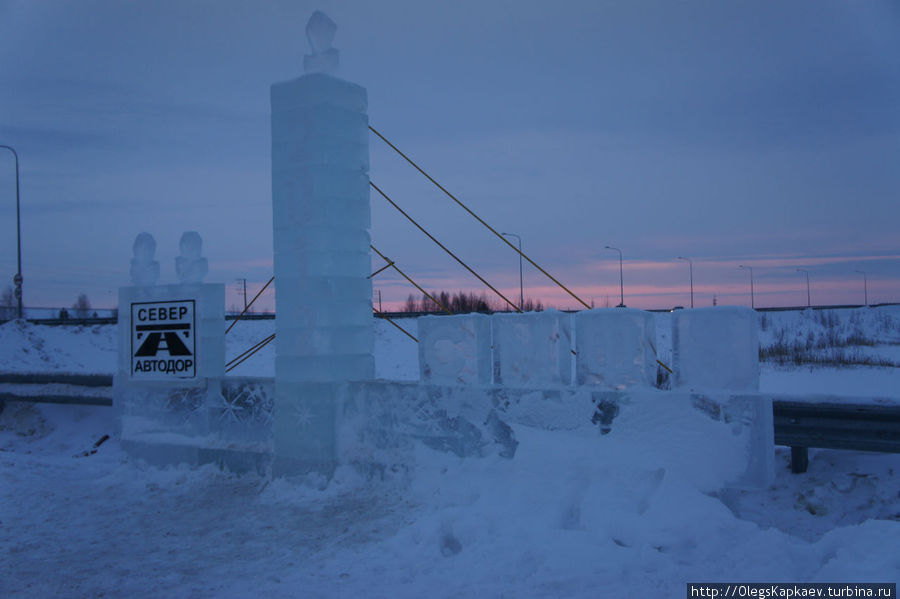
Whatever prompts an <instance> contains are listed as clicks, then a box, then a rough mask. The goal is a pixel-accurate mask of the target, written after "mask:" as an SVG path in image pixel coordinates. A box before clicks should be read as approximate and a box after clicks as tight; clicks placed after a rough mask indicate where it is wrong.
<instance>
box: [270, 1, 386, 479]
mask: <svg viewBox="0 0 900 599" xmlns="http://www.w3.org/2000/svg"><path fill="white" fill-rule="evenodd" d="M335 29H336V27H335V25H334V23H333V22H332V21H331V19H329V18H328V17H327V16H325V15H324V14H323V13H320V12H318V11H317V12H315V13H314V14H313V16H312V17H311V18H310V20H309V23H308V24H307V27H306V33H307V37H308V38H309V41H310V45H311V46H312V51H313V54H312V55H310V56H306V59H305V61H304V66H305V71H306V74H305V75H304V76H302V77H299V78H297V79H294V80H292V81H286V82H284V83H277V84H275V85H273V86H272V215H273V220H274V241H275V254H274V262H275V314H276V315H275V329H276V336H275V412H274V419H275V420H274V423H273V432H274V438H275V463H274V472H275V474H276V475H278V474H295V473H304V472H311V471H315V472H323V473H326V474H328V473H330V472H331V471H332V470H333V469H334V467H335V465H336V459H337V444H336V422H335V419H336V397H335V396H336V392H337V388H338V386H339V385H340V383H342V382H346V381H353V380H365V379H372V378H374V376H375V362H374V357H373V346H374V324H373V323H374V319H373V317H372V283H371V280H370V279H368V275H369V274H370V270H371V262H370V257H369V224H370V218H369V217H370V211H369V175H368V173H369V141H368V140H369V132H368V116H367V97H366V90H365V89H364V88H362V87H360V86H358V85H355V84H353V83H349V82H346V81H342V80H341V79H338V78H336V77H334V76H332V75H331V73H332V72H333V71H334V70H335V68H336V67H337V50H335V49H333V48H331V47H330V46H331V40H332V39H333V37H334V33H335Z"/></svg>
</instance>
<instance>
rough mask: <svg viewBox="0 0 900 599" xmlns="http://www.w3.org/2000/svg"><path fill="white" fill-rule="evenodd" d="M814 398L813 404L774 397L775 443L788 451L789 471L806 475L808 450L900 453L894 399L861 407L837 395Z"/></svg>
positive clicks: (899, 409)
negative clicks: (815, 399)
mask: <svg viewBox="0 0 900 599" xmlns="http://www.w3.org/2000/svg"><path fill="white" fill-rule="evenodd" d="M817 399H818V400H819V401H816V402H815V403H812V402H803V401H796V399H794V400H791V399H789V398H787V397H785V396H781V397H779V398H777V399H776V398H773V401H772V411H773V415H774V424H775V444H776V445H784V446H787V447H790V448H791V471H792V472H794V473H801V472H806V469H807V468H808V467H809V451H808V450H809V448H810V447H816V448H822V449H851V450H856V451H877V452H884V453H900V405H898V404H897V403H896V400H890V399H880V398H870V400H869V403H865V404H860V403H850V402H848V401H846V400H845V399H843V398H841V397H836V396H822V397H819V398H817ZM857 401H858V400H857ZM891 403H893V404H894V405H890V404H891Z"/></svg>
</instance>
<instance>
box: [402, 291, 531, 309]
mask: <svg viewBox="0 0 900 599" xmlns="http://www.w3.org/2000/svg"><path fill="white" fill-rule="evenodd" d="M431 296H432V297H433V298H435V299H436V300H437V301H438V302H440V304H443V305H444V306H445V307H446V308H447V309H448V310H450V311H451V312H453V313H454V314H468V313H469V312H481V313H483V314H490V313H492V312H512V311H513V309H512V308H511V307H510V306H509V304H507V303H506V302H504V301H503V300H501V299H499V298H497V299H495V300H494V299H490V298H489V297H488V295H487V292H482V293H481V294H478V293H475V292H472V291H470V292H465V291H457V292H456V293H453V294H451V293H449V292H447V291H433V292H432V293H431ZM440 304H438V303H437V302H435V301H434V300H432V299H431V298H430V297H428V296H427V295H426V294H424V293H423V294H422V296H421V297H420V298H418V299H416V297H415V296H414V295H413V294H412V293H410V294H409V296H408V297H407V298H406V303H405V304H404V305H403V310H404V311H405V312H443V309H442V308H441V306H440ZM543 309H544V304H543V303H541V301H540V300H532V299H531V298H528V299H526V300H525V306H524V308H523V311H524V312H540V311H541V310H543Z"/></svg>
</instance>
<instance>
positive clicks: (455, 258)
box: [369, 181, 522, 312]
mask: <svg viewBox="0 0 900 599" xmlns="http://www.w3.org/2000/svg"><path fill="white" fill-rule="evenodd" d="M369 185H371V186H372V188H373V189H375V191H377V192H378V193H379V194H381V197H383V198H384V199H386V200H387V201H388V202H390V204H391V206H393V207H394V208H396V209H397V211H398V212H400V214H402V215H403V216H405V217H406V218H407V219H408V220H409V222H411V223H412V224H414V225H415V226H416V228H417V229H419V230H420V231H422V233H425V235H427V236H428V239H430V240H431V241H433V242H434V243H435V244H437V246H438V247H439V248H441V249H442V250H444V251H445V252H446V253H447V254H449V255H450V257H451V258H453V259H454V260H456V261H457V262H459V263H460V264H462V265H463V267H464V268H465V269H466V270H468V271H469V272H470V273H472V274H473V275H475V277H477V278H478V280H479V281H481V282H482V283H484V284H485V285H487V286H488V288H490V290H491V291H493V292H494V293H496V294H497V295H499V296H500V297H501V298H502V299H503V301H505V302H506V303H507V304H509V305H510V306H511V307H512V308H513V309H514V310H515V311H516V312H521V311H522V310H520V309H519V307H518V306H516V305H515V304H514V303H512V302H511V301H509V299H507V297H506V296H505V295H503V294H502V293H500V292H499V291H498V290H497V289H496V288H495V287H494V286H493V285H491V284H490V283H488V282H487V281H485V280H484V278H483V277H482V276H481V275H479V274H478V273H477V272H475V271H474V270H472V269H471V268H469V265H468V264H466V263H465V262H463V261H462V260H460V259H459V258H458V257H457V256H456V254H454V253H453V252H451V251H450V250H449V249H447V247H446V246H445V245H444V244H442V243H441V242H440V241H438V240H437V239H435V238H434V236H433V235H432V234H431V233H429V232H428V231H426V230H425V229H424V227H422V225H420V224H419V223H417V222H416V220H415V219H414V218H413V217H411V216H410V215H408V214H407V213H406V212H404V211H403V208H401V207H400V206H398V205H397V203H396V202H394V200H392V199H391V198H389V197H388V195H387V194H386V193H384V192H383V191H381V189H379V187H378V186H377V185H375V184H374V183H372V182H371V181H369Z"/></svg>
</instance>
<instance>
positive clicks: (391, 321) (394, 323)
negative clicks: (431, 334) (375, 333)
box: [372, 306, 419, 343]
mask: <svg viewBox="0 0 900 599" xmlns="http://www.w3.org/2000/svg"><path fill="white" fill-rule="evenodd" d="M372 309H373V310H375V314H378V315H379V316H381V317H382V318H383V319H385V320H386V321H388V322H389V323H391V324H392V325H394V326H395V327H397V328H398V329H400V330H401V331H403V333H404V334H405V335H406V336H407V337H409V338H410V339H412V340H413V341H415V342H416V343H418V342H419V340H418V339H416V338H415V337H413V335H412V333H410V332H409V331H407V330H406V329H404V328H403V327H401V326H400V325H399V324H397V323H396V322H394V321H393V320H391V319H390V318H388V317H387V315H386V314H385V313H384V312H382V311H381V310H379V309H378V308H376V307H375V306H372Z"/></svg>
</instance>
